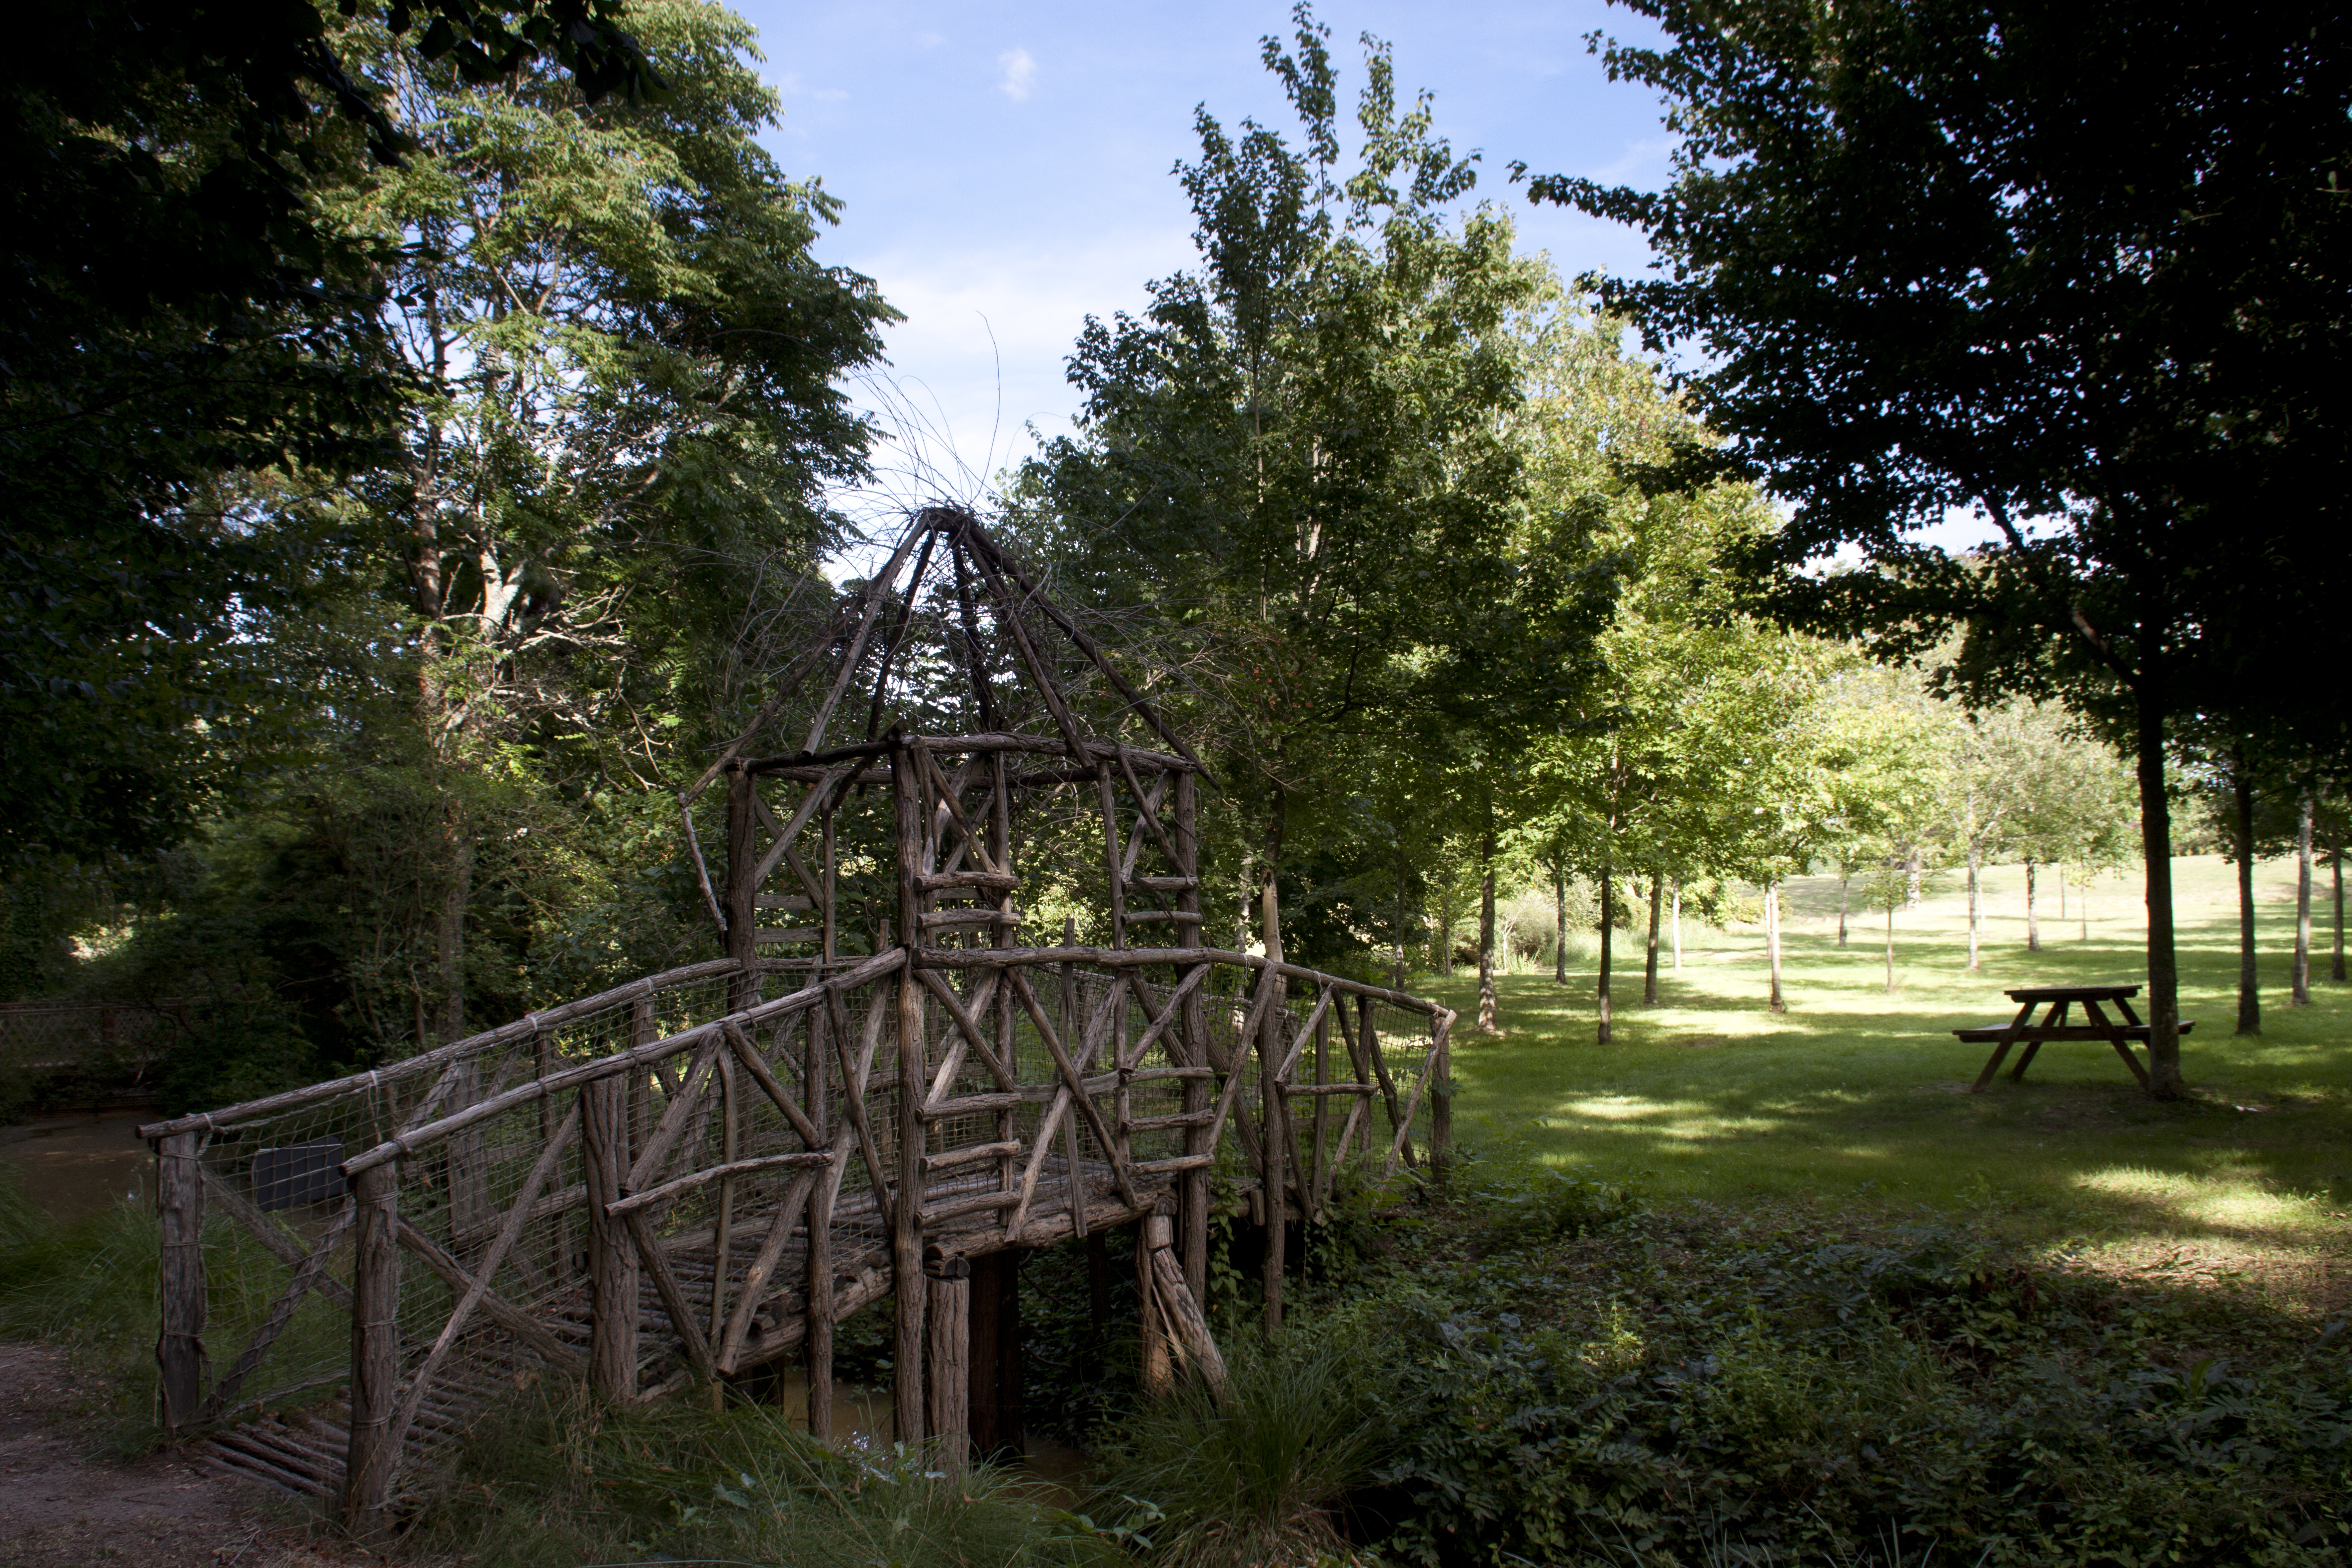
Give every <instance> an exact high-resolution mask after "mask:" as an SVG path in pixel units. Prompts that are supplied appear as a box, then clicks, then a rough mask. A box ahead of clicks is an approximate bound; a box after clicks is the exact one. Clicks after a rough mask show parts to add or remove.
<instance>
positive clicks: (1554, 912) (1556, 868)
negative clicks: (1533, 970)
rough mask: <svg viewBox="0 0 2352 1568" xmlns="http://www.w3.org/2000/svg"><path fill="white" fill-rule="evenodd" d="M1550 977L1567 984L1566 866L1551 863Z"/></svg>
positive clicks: (1553, 982) (1559, 983)
mask: <svg viewBox="0 0 2352 1568" xmlns="http://www.w3.org/2000/svg"><path fill="white" fill-rule="evenodd" d="M1551 979H1552V984H1555V985H1565V984H1568V868H1567V867H1566V866H1565V865H1563V864H1561V863H1560V862H1559V861H1558V860H1555V861H1553V862H1552V863H1551Z"/></svg>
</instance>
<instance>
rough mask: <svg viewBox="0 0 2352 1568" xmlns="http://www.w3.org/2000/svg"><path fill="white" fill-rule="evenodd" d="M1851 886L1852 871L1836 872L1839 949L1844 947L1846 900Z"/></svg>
mask: <svg viewBox="0 0 2352 1568" xmlns="http://www.w3.org/2000/svg"><path fill="white" fill-rule="evenodd" d="M1852 888H1853V872H1852V871H1847V870H1840V871H1839V872H1838V945H1839V946H1840V947H1843V946H1844V945H1845V911H1846V900H1847V896H1848V894H1849V892H1850V891H1851V889H1852Z"/></svg>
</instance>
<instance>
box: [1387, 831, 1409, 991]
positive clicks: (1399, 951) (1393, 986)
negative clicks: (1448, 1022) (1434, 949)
mask: <svg viewBox="0 0 2352 1568" xmlns="http://www.w3.org/2000/svg"><path fill="white" fill-rule="evenodd" d="M1409 871H1410V868H1409V867H1408V866H1407V864H1406V862H1405V858H1404V839H1403V838H1402V836H1400V837H1399V838H1398V839H1397V902H1396V962H1395V963H1393V964H1392V965H1391V968H1390V972H1389V989H1390V990H1391V991H1402V990H1403V989H1404V895H1405V883H1406V881H1407V879H1408V874H1409Z"/></svg>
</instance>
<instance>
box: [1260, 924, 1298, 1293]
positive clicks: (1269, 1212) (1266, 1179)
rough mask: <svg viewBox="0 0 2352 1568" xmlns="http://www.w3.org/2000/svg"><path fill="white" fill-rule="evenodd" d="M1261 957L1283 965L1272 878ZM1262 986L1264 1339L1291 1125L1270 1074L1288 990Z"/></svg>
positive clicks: (1286, 1225) (1281, 1245)
mask: <svg viewBox="0 0 2352 1568" xmlns="http://www.w3.org/2000/svg"><path fill="white" fill-rule="evenodd" d="M1265 956H1266V958H1267V960H1268V962H1269V963H1281V962H1282V906H1281V904H1280V903H1279V902H1278V901H1277V899H1276V891H1275V884H1274V879H1273V878H1271V877H1269V878H1267V879H1266V884H1265ZM1264 984H1267V985H1270V986H1272V987H1273V988H1274V1001H1273V1004H1272V1005H1270V1006H1268V1007H1267V1008H1266V1010H1265V1022H1264V1023H1263V1024H1261V1025H1260V1026H1258V1037H1257V1039H1256V1041H1255V1045H1256V1047H1257V1074H1258V1079H1257V1081H1258V1092H1259V1096H1260V1098H1261V1100H1263V1101H1264V1105H1263V1108H1262V1109H1263V1111H1264V1114H1265V1125H1264V1135H1263V1137H1262V1138H1261V1139H1260V1142H1261V1143H1262V1145H1263V1147H1264V1160H1263V1162H1262V1164H1261V1168H1260V1170H1259V1175H1258V1179H1259V1185H1260V1187H1261V1189H1262V1191H1263V1194H1264V1196H1265V1266H1264V1268H1263V1269H1262V1270H1261V1272H1260V1278H1261V1279H1262V1280H1263V1281H1264V1283H1265V1331H1266V1334H1267V1336H1268V1337H1269V1338H1271V1337H1272V1336H1273V1335H1275V1334H1277V1333H1279V1332H1281V1331H1282V1283H1283V1279H1282V1277H1283V1270H1284V1268H1286V1266H1287V1263H1288V1258H1287V1254H1288V1253H1289V1250H1290V1193H1289V1187H1290V1173H1289V1171H1288V1169H1287V1168H1286V1167H1287V1165H1288V1159H1287V1155H1288V1151H1289V1143H1290V1121H1289V1118H1288V1117H1286V1115H1285V1114H1284V1111H1285V1110H1286V1107H1285V1106H1284V1104H1283V1100H1282V1091H1281V1089H1280V1087H1279V1086H1278V1085H1277V1084H1276V1082H1275V1069H1276V1068H1278V1067H1280V1066H1281V1065H1282V1021H1283V1019H1284V1017H1285V1016H1286V1015H1287V1013H1288V1008H1287V1006H1286V1001H1287V994H1288V987H1287V986H1286V985H1285V984H1284V983H1283V978H1282V976H1281V975H1279V974H1276V973H1274V971H1273V970H1271V969H1268V970H1267V971H1266V972H1265V976H1264Z"/></svg>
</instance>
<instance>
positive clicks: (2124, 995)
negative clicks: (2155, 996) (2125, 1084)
mask: <svg viewBox="0 0 2352 1568" xmlns="http://www.w3.org/2000/svg"><path fill="white" fill-rule="evenodd" d="M2138 994H2139V987H2138V986H2137V985H2027V986H2022V987H2021V988H2019V989H2018V990H2015V991H2012V992H2011V993H2010V994H2009V999H2010V1000H2011V1001H2012V1002H2015V1003H2017V1004H2018V1009H2017V1016H2016V1017H2014V1018H2011V1020H2010V1021H2009V1022H2008V1023H2006V1024H1987V1025H1985V1026H1983V1027H1982V1028H1977V1029H1954V1030H1953V1031H1952V1033H1953V1034H1955V1035H1958V1037H1960V1039H1961V1041H1962V1042H1963V1043H1964V1044H1968V1045H1983V1044H1986V1043H1987V1042H1990V1044H1991V1046H1992V1056H1991V1058H1990V1059H1989V1060H1988V1061H1986V1063H1985V1065H1984V1071H1982V1072H1980V1073H1979V1074H1977V1081H1976V1082H1975V1083H1973V1084H1971V1085H1970V1086H1969V1093H1970V1094H1981V1093H1983V1092H1984V1087H1985V1085H1987V1084H1989V1083H1990V1082H1991V1081H1992V1075H1993V1074H1995V1073H1997V1072H1999V1071H2000V1063H2001V1058H2004V1057H2006V1056H2008V1055H2009V1047H2011V1046H2014V1045H2018V1044H2022V1045H2023V1046H2024V1047H2025V1051H2024V1054H2023V1055H2021V1056H2020V1057H2019V1058H2017V1065H2016V1066H2015V1067H2013V1068H2010V1070H2009V1080H2010V1082H2011V1083H2015V1082H2017V1081H2019V1080H2020V1079H2022V1078H2024V1077H2025V1069H2026V1068H2027V1067H2028V1066H2029V1065H2030V1064H2031V1063H2032V1060H2033V1057H2034V1053H2035V1052H2037V1051H2039V1050H2041V1048H2042V1042H2043V1041H2045V1040H2105V1041H2106V1042H2107V1043H2108V1044H2109V1045H2111V1046H2113V1047H2115V1048H2116V1055H2117V1056H2119V1057H2121V1058H2123V1059H2124V1066H2126V1067H2127V1068H2131V1070H2132V1076H2133V1077H2134V1078H2136V1079H2139V1085H2140V1087H2141V1088H2142V1089H2146V1088H2147V1068H2144V1067H2142V1066H2140V1064H2139V1058H2137V1056H2134V1055H2133V1054H2132V1048H2131V1042H2133V1041H2135V1040H2145V1039H2147V1036H2148V1026H2147V1025H2146V1024H2143V1023H2141V1022H2140V1021H2139V1015H2138V1014H2137V1013H2135V1012H2133V1011H2132V1005H2131V998H2133V997H2135V996H2137V995H2138ZM2077 1003H2079V1004H2081V1005H2082V1008H2083V1011H2084V1014H2085V1015H2087V1016H2089V1018H2090V1020H2091V1021H2090V1022H2089V1023H2087V1024H2069V1023H2068V1022H2066V1014H2067V1011H2068V1010H2069V1009H2070V1008H2072V1007H2074V1005H2076V1004H2077ZM2102 1003H2112V1004H2114V1005H2115V1008H2116V1011H2117V1012H2119V1013H2121V1014H2122V1015H2123V1016H2122V1017H2121V1018H2110V1017H2108V1016H2107V1015H2106V1013H2105V1009H2103V1008H2102V1007H2101V1005H2100V1004H2102ZM2045 1004H2046V1005H2047V1006H2048V1009H2049V1010H2048V1011H2047V1012H2045V1013H2043V1014H2042V1021H2041V1022H2040V1023H2038V1024H2037V1023H2034V1022H2032V1016H2033V1009H2034V1008H2036V1007H2039V1006H2042V1005H2045ZM2194 1027H2196V1026H2195V1025H2194V1024H2192V1023H2191V1022H2190V1021H2189V1020H2188V1019H2186V1018H2183V1019H2182V1020H2180V1032H2181V1033H2182V1034H2184V1035H2185V1034H2187V1033H2188V1032H2189V1030H2190V1029H2192V1028H2194Z"/></svg>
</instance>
